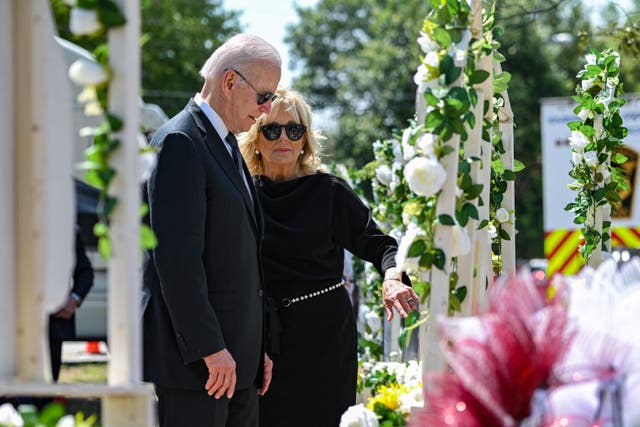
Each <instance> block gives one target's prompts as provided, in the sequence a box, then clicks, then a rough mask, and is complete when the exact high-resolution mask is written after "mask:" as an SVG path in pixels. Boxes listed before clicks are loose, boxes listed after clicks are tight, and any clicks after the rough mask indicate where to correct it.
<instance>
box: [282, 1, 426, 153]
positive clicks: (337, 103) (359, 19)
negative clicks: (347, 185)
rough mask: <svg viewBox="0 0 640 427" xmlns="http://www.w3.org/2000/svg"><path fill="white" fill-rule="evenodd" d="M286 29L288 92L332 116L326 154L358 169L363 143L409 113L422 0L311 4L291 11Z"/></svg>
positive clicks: (368, 150) (403, 121)
mask: <svg viewBox="0 0 640 427" xmlns="http://www.w3.org/2000/svg"><path fill="white" fill-rule="evenodd" d="M294 7H295V10H296V12H297V14H298V16H299V20H298V23H297V24H294V25H292V26H289V27H288V28H287V36H286V38H285V41H286V42H287V44H288V45H289V51H290V55H291V66H292V67H293V70H294V72H295V73H299V77H297V78H296V79H295V80H294V83H293V86H294V87H296V88H297V89H299V90H300V91H301V92H302V93H304V94H305V96H308V97H309V98H310V100H311V101H312V102H313V103H314V104H315V106H316V109H326V110H327V111H328V112H330V114H331V116H333V117H335V122H336V123H337V129H333V132H332V134H331V136H332V138H331V140H330V141H329V143H330V144H329V145H330V147H329V150H328V152H329V153H330V154H331V155H333V156H334V159H335V160H339V161H342V162H345V163H347V164H350V165H356V166H362V165H364V164H365V163H367V162H368V161H370V160H372V153H371V143H372V142H373V141H375V140H376V139H380V138H386V137H388V136H389V135H391V132H392V130H393V129H400V128H403V127H404V126H405V124H406V122H407V120H408V119H410V118H411V117H413V115H414V112H415V104H414V101H415V90H416V87H415V84H414V83H413V81H412V79H411V76H413V74H414V73H415V64H416V62H417V61H418V57H419V55H420V47H419V46H418V45H417V44H416V43H415V40H416V38H417V36H418V32H419V30H420V27H421V24H422V23H421V20H420V18H421V17H424V16H426V15H427V12H428V2H424V1H419V0H406V1H401V2H400V1H394V2H389V1H381V0H319V1H318V3H317V5H316V6H314V7H309V8H305V7H302V6H294Z"/></svg>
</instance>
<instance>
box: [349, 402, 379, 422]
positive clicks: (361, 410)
mask: <svg viewBox="0 0 640 427" xmlns="http://www.w3.org/2000/svg"><path fill="white" fill-rule="evenodd" d="M378 426H379V424H378V418H377V416H376V413H375V412H373V411H372V410H370V409H367V408H365V406H364V405H363V404H362V403H360V404H358V405H354V406H351V407H349V409H347V412H345V413H344V414H342V417H341V418H340V427H378Z"/></svg>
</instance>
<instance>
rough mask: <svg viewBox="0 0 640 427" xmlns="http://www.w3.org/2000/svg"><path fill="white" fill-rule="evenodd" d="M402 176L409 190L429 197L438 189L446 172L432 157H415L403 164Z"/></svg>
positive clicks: (444, 178)
mask: <svg viewBox="0 0 640 427" xmlns="http://www.w3.org/2000/svg"><path fill="white" fill-rule="evenodd" d="M404 178H405V179H406V180H407V183H408V184H409V188H411V191H413V192H414V193H416V194H419V195H421V196H426V197H430V196H432V195H434V194H436V193H437V192H438V191H440V189H441V188H442V185H443V184H444V181H445V180H446V178H447V172H446V171H445V170H444V168H443V167H442V165H441V164H440V163H439V162H438V160H436V159H435V158H434V157H416V158H414V159H412V160H411V161H410V162H409V163H407V165H406V166H405V168H404Z"/></svg>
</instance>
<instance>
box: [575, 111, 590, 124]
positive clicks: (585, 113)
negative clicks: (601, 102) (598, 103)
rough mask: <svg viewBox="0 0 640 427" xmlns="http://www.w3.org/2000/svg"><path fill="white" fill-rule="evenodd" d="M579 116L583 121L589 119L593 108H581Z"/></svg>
mask: <svg viewBox="0 0 640 427" xmlns="http://www.w3.org/2000/svg"><path fill="white" fill-rule="evenodd" d="M578 117H579V118H580V120H582V121H583V122H584V121H585V120H587V119H588V118H589V117H591V110H587V109H584V108H583V109H582V110H580V112H579V113H578Z"/></svg>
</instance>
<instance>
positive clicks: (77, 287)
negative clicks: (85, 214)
mask: <svg viewBox="0 0 640 427" xmlns="http://www.w3.org/2000/svg"><path fill="white" fill-rule="evenodd" d="M75 248H76V249H75V251H76V262H75V266H74V268H73V287H72V288H71V292H73V293H75V294H76V295H78V296H79V297H80V298H81V299H84V297H86V296H87V294H88V293H89V290H90V289H91V287H92V286H93V268H92V267H91V261H89V258H88V257H87V253H86V252H85V249H84V245H83V244H82V239H81V238H80V232H79V229H76V244H75ZM75 337H76V323H75V315H73V316H71V318H69V319H63V318H61V317H54V316H49V339H54V340H71V339H74V338H75Z"/></svg>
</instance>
